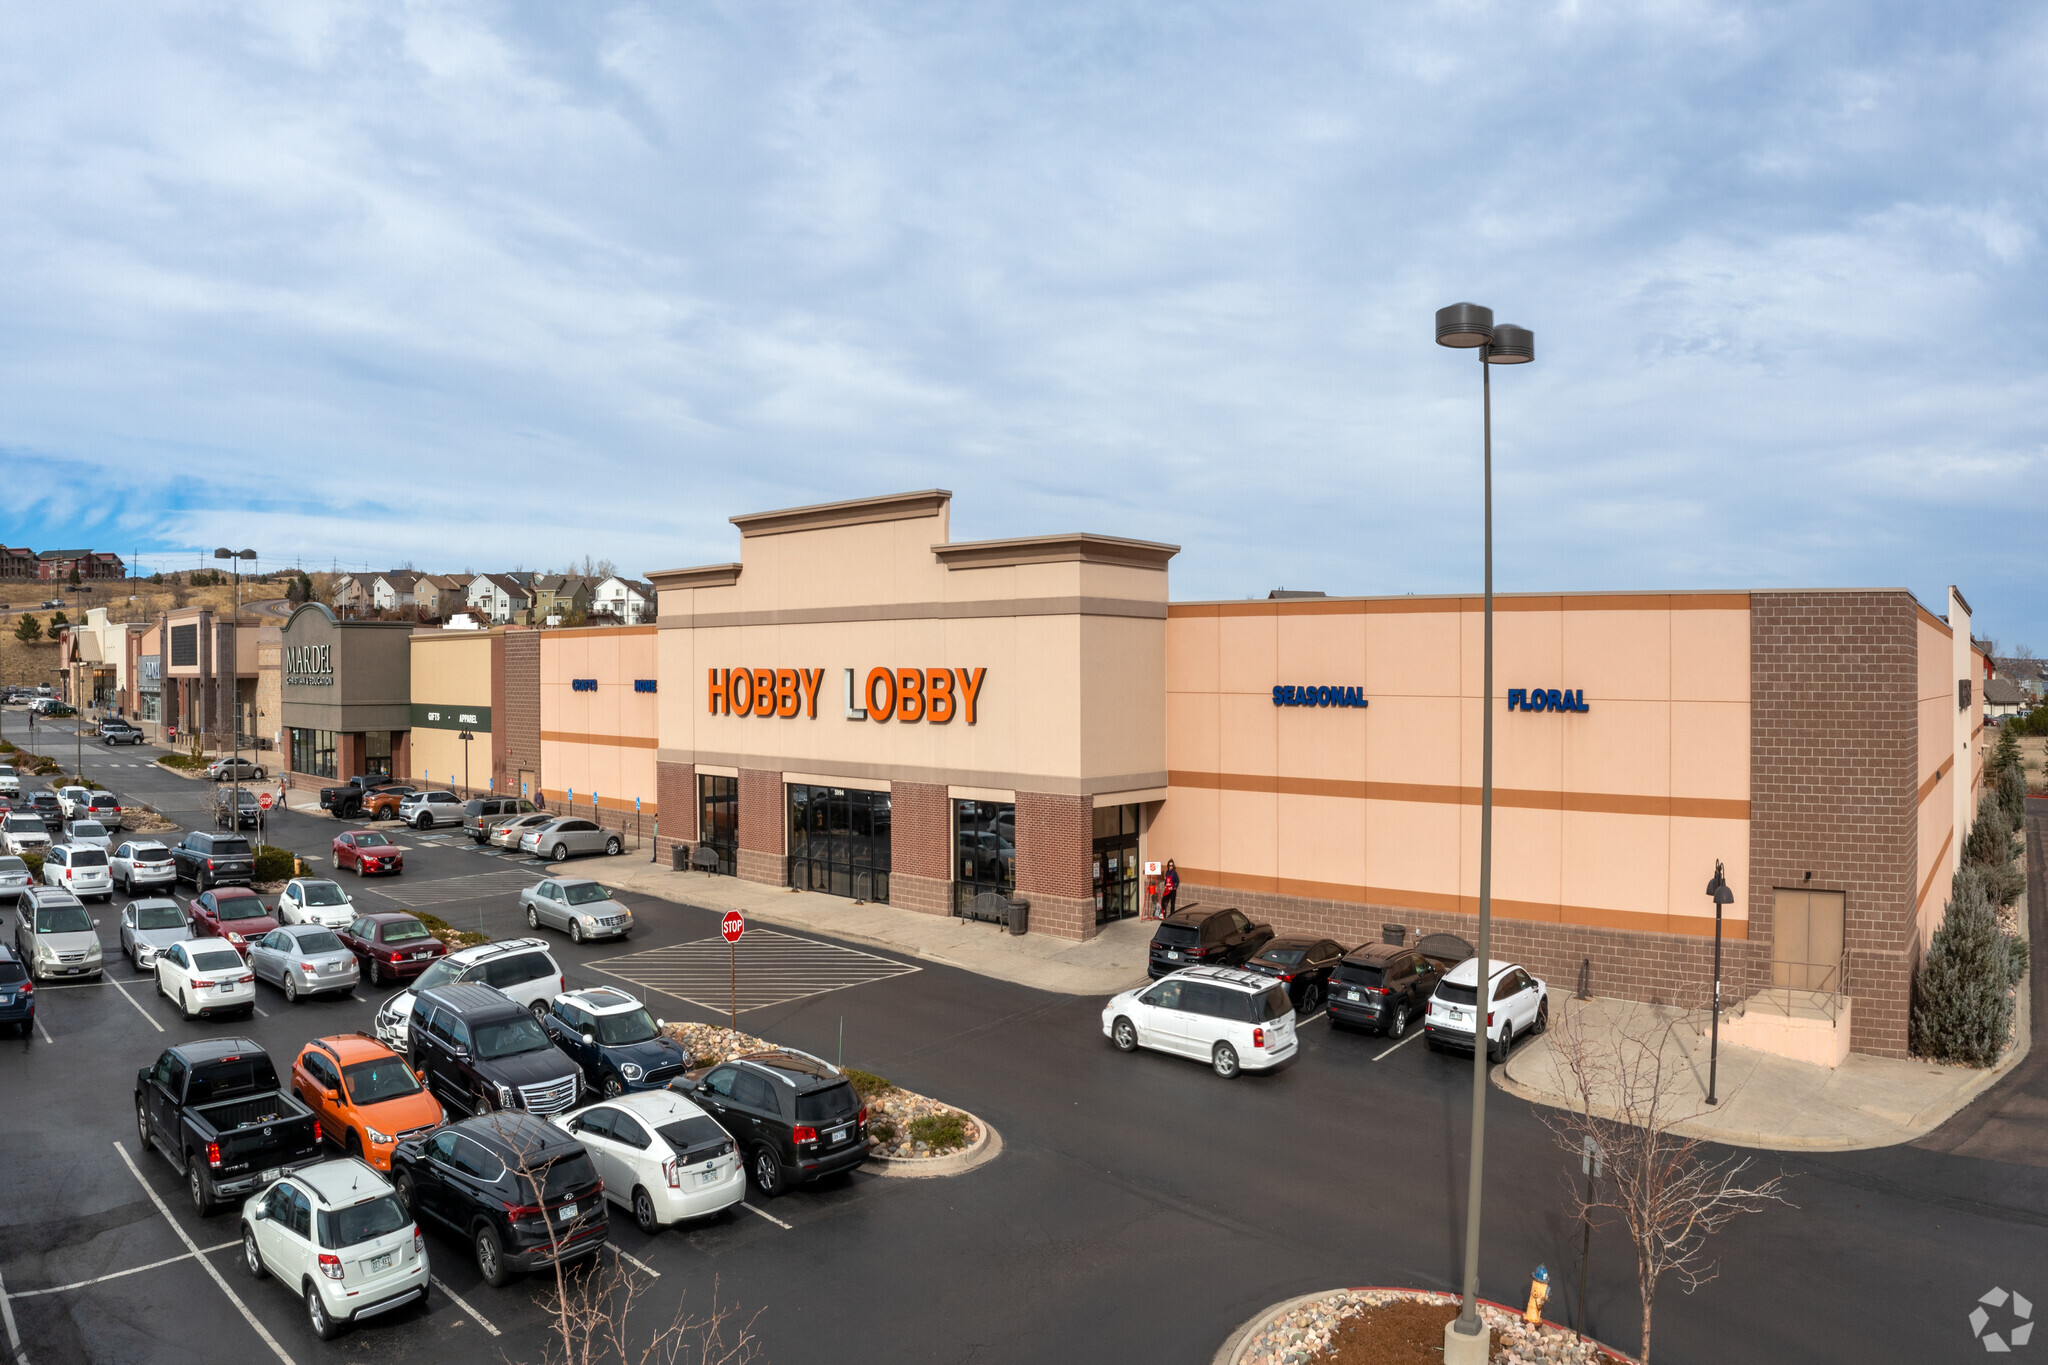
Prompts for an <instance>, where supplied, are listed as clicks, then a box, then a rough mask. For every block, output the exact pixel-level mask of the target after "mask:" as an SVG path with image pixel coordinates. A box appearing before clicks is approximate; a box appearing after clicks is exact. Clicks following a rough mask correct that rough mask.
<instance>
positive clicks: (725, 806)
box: [697, 774, 740, 877]
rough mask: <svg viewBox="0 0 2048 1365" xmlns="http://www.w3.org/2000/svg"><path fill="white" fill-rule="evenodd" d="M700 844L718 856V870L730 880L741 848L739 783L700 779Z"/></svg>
mask: <svg viewBox="0 0 2048 1365" xmlns="http://www.w3.org/2000/svg"><path fill="white" fill-rule="evenodd" d="M697 842H698V843H699V844H700V845H702V846H703V847H705V848H708V849H710V850H711V851H712V852H713V853H716V854H717V855H718V870H719V871H720V872H722V873H724V874H725V875H726V876H728V877H730V876H732V875H733V872H734V863H735V861H736V860H737V858H738V856H739V847H740V780H739V779H738V778H737V777H711V776H708V775H704V774H699V775H698V777H697Z"/></svg>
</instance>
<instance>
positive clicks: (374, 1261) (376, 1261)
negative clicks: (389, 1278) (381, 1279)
mask: <svg viewBox="0 0 2048 1365" xmlns="http://www.w3.org/2000/svg"><path fill="white" fill-rule="evenodd" d="M397 1254H398V1253H397V1252H395V1251H387V1252H385V1253H384V1254H383V1255H382V1256H372V1257H371V1258H370V1273H371V1274H372V1275H374V1274H376V1273H377V1272H378V1271H380V1270H389V1269H391V1258H392V1257H393V1256H396V1255H397Z"/></svg>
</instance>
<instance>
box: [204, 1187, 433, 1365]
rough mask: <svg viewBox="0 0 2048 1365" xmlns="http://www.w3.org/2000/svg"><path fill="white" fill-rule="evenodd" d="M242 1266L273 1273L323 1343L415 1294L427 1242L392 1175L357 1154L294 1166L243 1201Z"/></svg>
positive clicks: (422, 1280)
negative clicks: (388, 1177) (296, 1298)
mask: <svg viewBox="0 0 2048 1365" xmlns="http://www.w3.org/2000/svg"><path fill="white" fill-rule="evenodd" d="M242 1268H243V1269H245V1270H247V1271H248V1272H249V1276H250V1278H252V1279H257V1280H260V1279H262V1278H263V1277H264V1276H265V1275H266V1274H268V1275H275V1276H276V1277H277V1279H278V1282H279V1283H281V1284H283V1285H284V1286H286V1287H287V1288H288V1289H290V1290H291V1291H292V1292H293V1293H295V1294H298V1295H299V1296H300V1297H301V1299H302V1300H303V1301H304V1303H305V1308H306V1324H307V1325H308V1326H309V1327H311V1328H312V1329H313V1335H314V1336H316V1337H319V1338H320V1339H321V1340H322V1341H327V1340H330V1339H331V1338H333V1337H336V1336H339V1335H340V1334H341V1329H342V1328H344V1327H346V1326H348V1325H349V1324H350V1323H352V1322H361V1321H362V1320H363V1319H364V1318H373V1317H376V1316H377V1315H378V1314H380V1313H388V1312H390V1311H391V1310H392V1309H394V1308H402V1307H404V1306H405V1305H406V1304H409V1303H412V1302H415V1301H416V1300H418V1299H421V1298H424V1297H425V1296H426V1292H427V1280H428V1278H429V1276H430V1275H431V1274H432V1271H431V1268H430V1267H429V1266H428V1263H427V1242H426V1239H425V1238H424V1237H422V1236H420V1230H419V1227H418V1225H417V1224H415V1223H414V1222H413V1220H412V1215H411V1214H409V1213H407V1212H406V1211H405V1205H403V1204H401V1203H400V1202H399V1201H398V1195H397V1193H396V1192H395V1191H393V1190H392V1188H391V1182H390V1181H388V1180H386V1179H385V1178H384V1177H383V1176H382V1175H380V1174H378V1173H377V1172H376V1171H375V1170H373V1169H371V1168H370V1166H369V1165H368V1164H367V1163H365V1162H363V1161H361V1160H359V1159H358V1158H356V1157H352V1156H351V1157H342V1158H341V1159H339V1160H337V1161H323V1162H321V1163H320V1164H319V1165H317V1166H307V1167H304V1168H302V1169H300V1170H296V1171H293V1172H292V1173H291V1174H290V1175H288V1176H285V1177H284V1178H283V1179H282V1180H278V1181H275V1182H273V1183H272V1184H271V1185H270V1186H268V1187H267V1188H265V1189H261V1190H258V1191H257V1192H256V1193H255V1194H253V1195H251V1196H250V1197H249V1200H248V1202H247V1203H245V1204H243V1205H242Z"/></svg>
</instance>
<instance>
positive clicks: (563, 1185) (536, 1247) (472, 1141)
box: [391, 1006, 611, 1288]
mask: <svg viewBox="0 0 2048 1365" xmlns="http://www.w3.org/2000/svg"><path fill="white" fill-rule="evenodd" d="M514 1008H517V1007H516V1006H515V1007H514ZM519 1012H520V1014H521V1015H522V1016H525V1017H526V1022H528V1023H529V1024H531V1023H532V1022H533V1020H532V1018H531V1017H530V1016H526V1011H524V1010H520V1011H519ZM391 1183H392V1185H393V1186H394V1187H395V1188H396V1189H397V1191H398V1199H399V1202H400V1203H402V1204H404V1205H405V1207H406V1211H407V1212H409V1213H411V1214H412V1216H413V1218H414V1220H415V1221H418V1222H426V1221H429V1220H432V1221H433V1222H436V1223H439V1224H440V1225H441V1226H442V1227H444V1228H446V1229H448V1231H450V1232H452V1233H454V1234H455V1235H456V1236H458V1237H463V1238H467V1239H468V1241H469V1244H470V1246H471V1248H472V1249H473V1250H474V1251H475V1253H476V1268H477V1269H478V1270H479V1271H481V1272H482V1273H483V1277H484V1280H485V1281H486V1282H487V1283H488V1284H490V1285H491V1286H493V1287H494V1288H495V1287H497V1286H500V1285H503V1284H505V1283H506V1282H507V1281H509V1280H510V1279H511V1278H512V1277H513V1276H514V1275H515V1274H517V1273H519V1272H520V1271H522V1270H538V1269H540V1268H541V1267H543V1266H550V1265H553V1264H555V1263H556V1262H557V1261H570V1260H578V1259H581V1258H582V1257H584V1256H589V1255H594V1254H595V1253H596V1252H597V1250H598V1248H599V1247H602V1246H603V1245H604V1244H605V1242H606V1241H607V1240H608V1239H609V1237H610V1234H611V1215H610V1214H609V1213H608V1212H606V1210H605V1202H604V1182H603V1181H602V1180H600V1179H598V1176H597V1167H595V1166H593V1165H592V1164H591V1162H590V1153H589V1152H587V1151H585V1150H584V1147H583V1144H582V1143H580V1142H578V1141H577V1140H576V1139H575V1138H573V1137H570V1136H569V1135H568V1134H567V1133H565V1132H563V1131H562V1130H561V1129H560V1128H557V1127H555V1125H554V1124H552V1123H549V1122H547V1121H546V1120H545V1119H538V1118H535V1117H533V1116H532V1115H531V1114H491V1115H487V1116H485V1117H482V1118H473V1119H464V1120H462V1121H461V1122H460V1123H453V1124H450V1125H448V1126H447V1127H446V1128H442V1129H440V1130H438V1131H436V1132H434V1133H432V1134H430V1135H428V1136H426V1137H420V1138H411V1139H408V1140H407V1141H404V1142H401V1143H399V1144H398V1146H397V1147H396V1148H395V1149H394V1150H393V1151H392V1153H391Z"/></svg>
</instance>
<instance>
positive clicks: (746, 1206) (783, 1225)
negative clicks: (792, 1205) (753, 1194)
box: [740, 1199, 795, 1232]
mask: <svg viewBox="0 0 2048 1365" xmlns="http://www.w3.org/2000/svg"><path fill="white" fill-rule="evenodd" d="M740 1207H741V1208H743V1209H745V1210H746V1211H747V1212H748V1213H751V1214H756V1215H758V1216H760V1217H762V1218H766V1219H767V1220H768V1221H769V1222H771V1223H773V1224H775V1226H776V1227H779V1228H781V1229H783V1230H784V1231H785V1232H793V1231H795V1229H793V1228H791V1227H790V1225H789V1224H787V1223H785V1222H783V1221H782V1220H781V1219H780V1218H777V1217H776V1216H775V1215H774V1214H772V1213H762V1212H761V1210H759V1209H757V1208H755V1207H754V1206H753V1205H752V1204H749V1203H748V1202H747V1201H746V1200H744V1199H742V1200H740Z"/></svg>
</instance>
